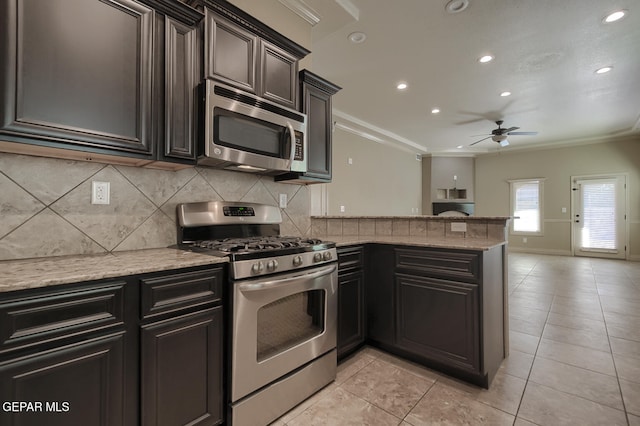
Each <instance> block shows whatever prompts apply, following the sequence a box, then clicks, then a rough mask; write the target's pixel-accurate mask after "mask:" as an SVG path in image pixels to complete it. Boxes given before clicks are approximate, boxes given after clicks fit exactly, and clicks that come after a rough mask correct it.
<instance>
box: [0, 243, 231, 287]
mask: <svg viewBox="0 0 640 426" xmlns="http://www.w3.org/2000/svg"><path fill="white" fill-rule="evenodd" d="M226 262H228V259H227V258H226V257H216V256H210V255H205V254H199V253H193V252H189V251H183V250H177V249H171V248H162V249H149V250H135V251H123V252H114V253H109V254H100V255H78V256H60V257H48V258H35V259H21V260H6V261H0V271H2V272H0V293H1V292H6V291H14V290H22V289H26V288H36V287H47V286H52V285H59V284H69V283H76V282H82V281H91V280H99V279H103V278H114V277H124V276H127V275H134V274H144V273H148V272H158V271H166V270H170V269H177V268H187V267H190V266H201V265H212V264H216V263H226Z"/></svg>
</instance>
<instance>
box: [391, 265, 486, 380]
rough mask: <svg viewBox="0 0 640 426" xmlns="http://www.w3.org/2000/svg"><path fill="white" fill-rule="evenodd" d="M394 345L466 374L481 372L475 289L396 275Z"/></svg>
mask: <svg viewBox="0 0 640 426" xmlns="http://www.w3.org/2000/svg"><path fill="white" fill-rule="evenodd" d="M396 300H397V309H396V324H397V325H396V345H397V346H398V347H400V348H402V349H404V350H407V351H409V352H411V353H413V354H416V355H418V356H420V357H422V358H426V359H430V360H434V361H437V362H440V363H443V364H445V365H448V366H451V367H454V368H458V369H463V370H466V371H469V372H474V373H475V372H479V369H480V356H479V347H480V335H479V333H480V331H479V327H478V322H479V320H478V309H479V308H478V303H479V300H478V286H477V285H475V284H466V283H457V282H453V281H446V280H440V279H434V278H427V277H421V276H413V275H405V274H397V275H396Z"/></svg>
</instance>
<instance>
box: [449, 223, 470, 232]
mask: <svg viewBox="0 0 640 426" xmlns="http://www.w3.org/2000/svg"><path fill="white" fill-rule="evenodd" d="M451 232H467V222H451Z"/></svg>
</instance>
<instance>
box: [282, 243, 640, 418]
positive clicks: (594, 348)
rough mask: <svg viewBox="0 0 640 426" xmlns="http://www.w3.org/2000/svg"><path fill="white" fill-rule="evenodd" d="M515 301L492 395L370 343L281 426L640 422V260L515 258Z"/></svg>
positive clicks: (512, 272)
mask: <svg viewBox="0 0 640 426" xmlns="http://www.w3.org/2000/svg"><path fill="white" fill-rule="evenodd" d="M509 302H510V338H511V343H510V350H511V354H510V356H509V358H507V359H506V360H505V361H504V362H503V364H502V367H501V368H500V370H499V372H498V374H497V375H496V377H495V379H494V381H493V383H492V385H491V389H489V390H484V389H481V388H478V387H475V386H473V385H469V384H466V383H463V382H461V381H458V380H455V379H452V378H449V377H447V376H445V375H443V374H440V373H438V372H435V371H432V370H429V369H427V368H424V367H421V366H418V365H416V364H413V363H410V362H407V361H404V360H402V359H399V358H397V357H394V356H391V355H389V354H387V353H385V352H382V351H379V350H376V349H373V348H371V347H365V348H364V349H362V350H361V351H359V352H358V353H357V354H355V355H354V356H352V357H350V358H348V359H347V360H345V361H344V362H343V363H341V364H340V365H339V366H338V377H337V379H336V381H335V382H334V383H333V384H331V385H329V386H327V387H326V388H325V389H323V390H321V391H320V392H318V393H317V394H316V395H314V396H312V397H311V398H310V399H308V400H307V401H305V402H303V403H302V404H300V405H299V406H298V407H296V408H294V409H293V410H291V411H290V412H289V413H287V414H285V415H284V416H283V417H281V418H280V419H279V420H277V421H276V422H275V423H274V425H276V426H284V425H287V426H298V425H304V426H308V425H332V426H333V425H401V426H419V425H516V426H525V425H553V426H556V425H580V426H585V425H598V426H600V425H631V426H639V425H640V262H624V261H615V260H604V259H593V258H579V257H562V256H543V255H531V254H521V253H518V254H511V255H510V256H509Z"/></svg>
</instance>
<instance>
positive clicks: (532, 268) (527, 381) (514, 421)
mask: <svg viewBox="0 0 640 426" xmlns="http://www.w3.org/2000/svg"><path fill="white" fill-rule="evenodd" d="M539 263H540V261H539V260H538V261H536V263H535V265H533V266H532V267H531V270H530V271H529V273H527V275H526V276H525V278H526V277H528V276H529V275H531V271H533V270H534V269H535V267H536V266H537V265H538V264H539ZM523 281H524V279H523ZM554 297H555V292H554ZM552 303H553V299H552ZM550 313H551V306H549V310H548V311H547V316H546V318H545V320H544V327H542V332H541V334H540V338H539V339H538V344H537V345H536V350H535V353H534V354H533V360H532V361H531V367H530V368H529V373H528V374H527V378H526V381H525V383H524V389H523V390H522V395H521V396H520V402H519V403H518V408H517V409H516V415H515V418H514V420H513V424H514V425H515V423H516V421H517V420H518V414H519V413H520V408H521V407H522V401H523V400H524V394H525V393H526V392H527V386H529V379H530V377H531V372H532V371H533V365H534V364H535V362H536V357H537V354H538V349H539V348H540V343H542V335H543V334H544V329H545V327H546V326H547V321H548V320H549V314H550ZM522 418H523V419H525V420H527V421H528V422H531V423H534V424H537V423H535V422H533V421H532V420H529V419H526V418H524V417H522Z"/></svg>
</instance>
